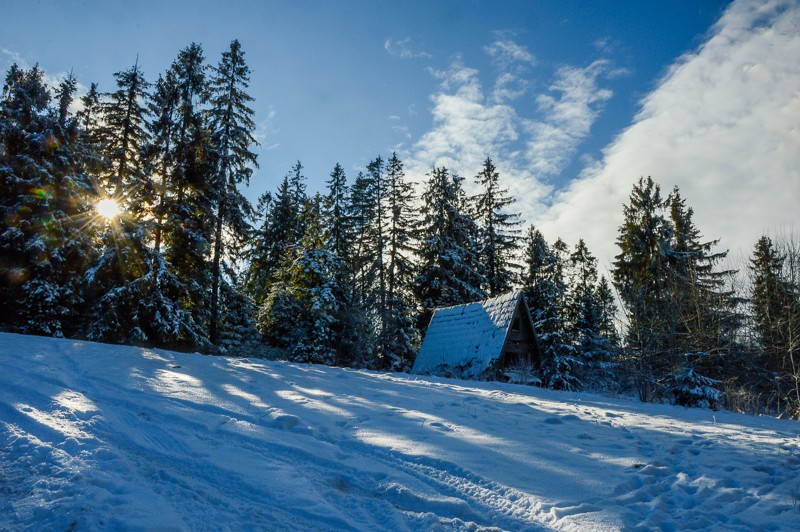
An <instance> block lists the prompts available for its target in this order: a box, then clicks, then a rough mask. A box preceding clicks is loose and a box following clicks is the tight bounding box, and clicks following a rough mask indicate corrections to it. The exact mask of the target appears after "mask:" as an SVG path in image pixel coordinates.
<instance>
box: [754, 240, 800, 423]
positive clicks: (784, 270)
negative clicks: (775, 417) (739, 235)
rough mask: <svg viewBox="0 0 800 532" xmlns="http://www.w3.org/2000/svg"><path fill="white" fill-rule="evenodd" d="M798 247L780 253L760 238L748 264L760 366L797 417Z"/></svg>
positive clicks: (799, 355)
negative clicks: (766, 372) (769, 376)
mask: <svg viewBox="0 0 800 532" xmlns="http://www.w3.org/2000/svg"><path fill="white" fill-rule="evenodd" d="M799 258H800V253H798V249H797V247H796V246H795V247H792V246H786V248H785V249H784V250H781V249H780V248H779V247H778V246H776V245H775V244H774V243H773V241H772V239H770V238H769V237H767V236H762V237H761V238H760V239H759V240H758V242H757V243H756V245H755V248H754V250H753V257H752V259H751V260H750V278H751V292H750V306H751V312H752V316H753V326H754V329H755V332H756V336H757V340H758V344H759V347H760V353H761V366H762V367H763V368H764V369H766V370H767V371H768V372H769V374H770V375H771V380H772V383H771V384H772V386H773V387H774V389H775V390H776V391H777V393H778V394H779V397H782V398H785V399H786V400H787V402H789V404H790V405H791V410H792V411H791V414H792V415H793V416H794V417H800V272H798V259H799Z"/></svg>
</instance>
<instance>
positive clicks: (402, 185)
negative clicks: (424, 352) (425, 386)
mask: <svg viewBox="0 0 800 532" xmlns="http://www.w3.org/2000/svg"><path fill="white" fill-rule="evenodd" d="M384 182H385V189H386V191H385V195H384V196H385V202H386V230H385V233H384V234H385V241H386V245H385V248H386V261H385V268H386V283H385V286H386V310H385V314H384V316H385V323H384V329H383V335H382V342H381V344H382V345H381V360H380V362H382V365H383V366H384V367H391V368H393V369H395V370H401V369H408V368H410V366H411V364H412V363H413V358H414V356H415V353H416V344H417V341H418V338H417V336H418V334H417V331H416V328H415V327H414V322H413V319H412V309H413V294H412V292H411V282H412V281H413V278H412V277H413V275H414V264H413V261H412V256H413V253H414V250H413V236H414V235H413V221H414V220H413V211H412V209H413V206H412V204H413V200H414V190H413V186H412V184H411V183H409V182H407V181H406V180H405V173H404V171H403V163H402V161H400V159H399V158H398V157H397V154H396V153H392V156H391V157H390V158H389V160H388V162H387V165H386V179H385V181H384Z"/></svg>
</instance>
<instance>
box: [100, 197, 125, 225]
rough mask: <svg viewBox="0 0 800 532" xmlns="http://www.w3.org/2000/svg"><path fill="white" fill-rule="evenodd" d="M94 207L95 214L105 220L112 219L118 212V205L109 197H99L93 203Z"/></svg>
mask: <svg viewBox="0 0 800 532" xmlns="http://www.w3.org/2000/svg"><path fill="white" fill-rule="evenodd" d="M94 208H95V210H96V211H97V214H99V215H100V216H102V217H103V218H105V219H107V220H113V219H114V218H116V217H117V216H119V213H120V208H119V205H118V204H117V202H116V201H114V200H113V199H111V198H105V199H101V200H100V201H98V202H97V203H96V204H95V206H94Z"/></svg>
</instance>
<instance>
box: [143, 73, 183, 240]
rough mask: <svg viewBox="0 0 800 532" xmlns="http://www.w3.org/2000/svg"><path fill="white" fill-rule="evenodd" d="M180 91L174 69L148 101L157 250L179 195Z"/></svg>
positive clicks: (158, 84)
mask: <svg viewBox="0 0 800 532" xmlns="http://www.w3.org/2000/svg"><path fill="white" fill-rule="evenodd" d="M179 103H180V93H179V90H178V81H177V78H176V76H175V72H174V71H173V70H168V71H167V73H166V75H164V76H159V77H158V81H156V83H155V86H154V89H153V91H152V92H151V94H150V99H149V101H148V103H147V108H148V113H149V115H150V118H151V120H150V122H148V124H147V129H148V132H149V135H150V144H149V145H148V147H147V159H148V173H149V174H150V175H151V176H152V181H153V186H154V188H155V191H156V194H155V196H156V197H155V199H154V201H155V205H154V206H153V215H154V216H153V225H154V227H153V233H154V235H153V236H154V249H155V251H156V253H160V252H161V243H162V239H163V234H164V221H165V218H166V216H167V210H168V207H169V205H170V204H171V201H172V197H173V196H174V194H175V191H176V186H174V183H175V181H174V178H175V174H176V172H175V167H174V161H175V141H176V139H175V138H174V137H175V130H176V129H177V126H178V124H177V120H178V104H179Z"/></svg>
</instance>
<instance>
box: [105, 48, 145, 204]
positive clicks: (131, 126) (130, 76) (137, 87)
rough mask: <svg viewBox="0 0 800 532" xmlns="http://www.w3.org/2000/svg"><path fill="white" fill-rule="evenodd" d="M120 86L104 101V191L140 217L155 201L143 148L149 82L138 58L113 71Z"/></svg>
mask: <svg viewBox="0 0 800 532" xmlns="http://www.w3.org/2000/svg"><path fill="white" fill-rule="evenodd" d="M114 78H115V79H116V81H117V90H116V91H114V92H112V93H109V94H106V95H105V97H106V101H104V102H102V103H101V107H100V109H101V116H102V124H103V126H102V128H101V129H100V142H101V144H102V152H103V155H104V162H105V165H106V168H105V172H103V175H102V176H101V179H102V184H103V187H104V189H105V193H106V194H108V195H109V196H110V197H112V198H114V199H115V201H116V202H117V203H119V204H120V207H121V208H122V209H123V210H124V211H125V212H128V213H133V214H135V215H136V216H137V217H141V216H142V214H143V213H144V212H146V211H148V210H149V208H150V207H151V206H152V204H153V194H152V192H153V189H152V186H151V182H150V180H149V179H148V178H147V176H145V173H144V164H143V160H142V157H143V148H144V146H145V144H146V142H147V132H146V130H145V125H146V124H145V115H146V113H147V111H146V109H145V107H144V101H145V98H146V97H147V88H148V86H149V84H148V83H147V81H146V80H145V78H144V73H143V72H142V70H141V68H140V67H139V63H138V61H137V62H136V63H135V64H134V65H133V67H131V68H130V69H129V70H125V71H122V72H117V73H115V74H114Z"/></svg>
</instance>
